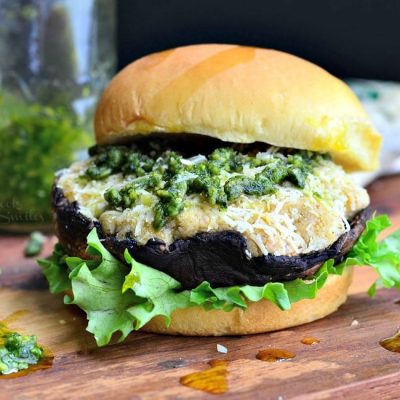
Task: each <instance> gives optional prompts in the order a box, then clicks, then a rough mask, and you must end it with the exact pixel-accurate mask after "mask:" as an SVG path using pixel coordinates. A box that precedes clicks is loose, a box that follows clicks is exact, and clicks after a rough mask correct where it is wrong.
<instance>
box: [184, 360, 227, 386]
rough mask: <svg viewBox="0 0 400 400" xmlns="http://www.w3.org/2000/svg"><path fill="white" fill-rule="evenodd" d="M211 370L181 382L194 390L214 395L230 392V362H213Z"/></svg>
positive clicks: (192, 374)
mask: <svg viewBox="0 0 400 400" xmlns="http://www.w3.org/2000/svg"><path fill="white" fill-rule="evenodd" d="M208 365H210V368H208V369H206V370H205V371H200V372H193V373H191V374H189V375H185V376H183V377H182V378H181V379H180V380H179V382H180V383H181V384H182V385H184V386H187V387H190V388H192V389H197V390H202V391H203V392H207V393H212V394H222V393H225V392H226V391H227V390H228V381H227V379H226V378H227V374H228V361H227V360H225V359H216V360H211V361H210V362H209V363H208Z"/></svg>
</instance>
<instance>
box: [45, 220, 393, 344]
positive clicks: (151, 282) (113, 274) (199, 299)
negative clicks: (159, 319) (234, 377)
mask: <svg viewBox="0 0 400 400" xmlns="http://www.w3.org/2000/svg"><path fill="white" fill-rule="evenodd" d="M388 226H390V222H389V219H388V217H387V216H384V215H381V216H378V217H375V218H373V219H372V220H370V221H368V222H367V226H366V229H365V230H364V232H363V233H362V235H361V236H360V238H359V239H358V241H357V243H356V244H355V246H354V247H353V249H352V250H351V251H350V253H349V254H348V256H347V257H346V259H345V260H344V261H343V262H342V263H341V264H339V265H335V266H334V262H333V260H328V261H327V262H325V263H324V264H323V266H322V267H321V268H320V269H319V271H318V272H317V273H316V274H315V275H314V276H312V277H310V278H308V279H304V280H302V279H295V280H293V281H290V282H269V283H267V284H265V285H264V286H250V285H245V286H232V287H227V288H212V287H211V286H210V284H209V283H208V282H202V283H201V284H200V285H199V286H198V287H196V288H195V289H192V290H183V289H182V287H181V284H180V283H179V282H178V281H177V280H175V279H174V278H172V277H170V276H169V275H167V274H165V273H163V272H161V271H158V270H156V269H154V268H151V267H148V266H146V265H144V264H141V263H138V262H137V261H135V259H134V258H133V257H132V255H131V254H129V252H128V251H127V250H126V251H125V254H124V257H125V261H126V263H121V262H120V261H119V260H117V259H116V258H115V257H114V256H112V254H111V253H110V252H109V251H108V250H107V249H105V248H104V246H103V245H102V244H101V242H100V240H99V238H98V236H97V232H96V230H95V229H93V230H92V231H91V232H90V234H89V235H88V239H87V240H88V248H87V253H88V254H89V255H91V256H92V259H91V260H84V259H80V258H77V257H68V256H67V255H66V254H65V253H64V252H63V251H62V248H61V247H60V246H59V245H56V248H55V250H54V253H53V254H52V255H51V256H50V257H49V258H47V259H45V260H39V264H40V266H41V267H42V269H43V273H44V275H45V276H46V278H47V280H48V281H49V286H50V291H51V292H52V293H61V292H65V291H69V292H72V296H69V295H66V296H65V298H64V301H65V303H66V304H75V305H77V306H78V307H80V308H81V309H82V310H84V311H85V312H86V315H87V319H88V327H87V330H88V331H89V332H91V333H93V334H94V336H95V339H96V342H97V344H98V345H99V346H103V345H106V344H107V343H109V341H110V340H111V337H112V336H113V334H114V333H116V332H119V333H120V340H121V341H122V340H124V339H125V338H126V336H127V335H128V334H129V333H130V332H132V331H133V330H138V329H140V328H141V327H142V326H144V325H145V324H146V323H147V322H149V321H150V320H151V319H152V318H154V317H155V316H163V317H164V318H165V323H166V324H169V323H170V319H171V314H172V312H173V311H174V310H176V309H179V308H186V307H193V306H200V307H203V308H204V309H205V310H224V311H226V312H229V311H231V310H232V309H233V308H234V307H239V308H241V309H243V310H245V309H246V308H247V301H260V300H261V299H266V300H269V301H271V302H273V303H274V304H276V305H277V306H278V307H279V308H281V309H282V310H288V309H290V307H291V305H292V304H293V303H295V302H297V301H300V300H302V299H313V298H315V297H316V295H317V292H318V290H319V289H320V288H322V287H323V285H324V284H325V282H326V280H327V278H328V276H329V275H330V274H337V275H340V274H342V272H343V270H344V269H345V268H346V267H348V266H352V265H369V266H371V267H373V268H374V269H375V270H376V272H377V273H378V275H379V279H378V281H377V282H376V283H375V284H374V285H373V286H372V287H371V288H370V290H369V293H370V294H371V295H373V294H374V293H375V290H376V287H377V285H378V286H383V287H387V288H391V287H396V288H397V289H399V290H400V231H397V232H395V233H393V234H392V235H390V236H388V237H387V238H386V239H385V240H383V241H381V242H378V240H377V238H378V235H379V233H380V232H381V231H382V230H384V229H385V228H387V227H388Z"/></svg>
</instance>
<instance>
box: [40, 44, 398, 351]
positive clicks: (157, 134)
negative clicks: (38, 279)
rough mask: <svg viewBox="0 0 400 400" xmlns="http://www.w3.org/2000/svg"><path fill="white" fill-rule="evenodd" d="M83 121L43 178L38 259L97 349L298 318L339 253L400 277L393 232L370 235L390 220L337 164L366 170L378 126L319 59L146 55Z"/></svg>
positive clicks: (336, 293) (318, 295) (319, 311)
mask: <svg viewBox="0 0 400 400" xmlns="http://www.w3.org/2000/svg"><path fill="white" fill-rule="evenodd" d="M95 133H96V142H97V144H96V146H94V147H92V148H90V149H89V157H88V158H87V159H86V160H84V161H79V162H75V163H74V164H72V165H71V166H70V167H69V168H67V169H64V170H61V171H59V172H58V173H57V174H56V178H55V183H54V186H53V205H52V207H53V214H54V221H55V230H56V235H57V237H58V239H59V243H58V244H57V245H56V247H55V250H54V253H53V254H52V255H51V256H50V257H48V258H47V259H45V260H39V263H40V265H41V266H42V268H43V272H44V274H45V275H46V277H47V279H48V281H49V286H50V290H51V291H52V292H54V293H57V292H64V293H67V294H66V296H65V302H66V303H68V304H76V305H77V306H79V307H80V308H82V309H83V310H84V311H85V312H86V314H87V318H88V330H89V331H90V332H92V333H93V334H94V335H95V338H96V340H97V343H98V344H99V345H104V344H107V343H108V342H109V341H110V339H111V337H112V335H113V334H114V333H116V332H119V333H120V339H121V340H122V339H124V338H125V337H126V336H127V335H128V334H129V333H130V332H131V331H132V330H138V329H142V330H145V331H149V332H158V333H168V334H182V335H241V334H250V333H257V332H268V331H272V330H277V329H283V328H287V327H291V326H295V325H299V324H303V323H306V322H310V321H313V320H316V319H319V318H322V317H324V316H326V315H328V314H330V313H332V312H333V311H335V310H336V309H337V308H338V307H339V306H340V305H341V304H342V303H343V302H344V301H345V300H346V293H347V289H348V287H349V285H350V282H351V276H352V266H353V265H365V264H368V265H371V266H372V267H373V268H375V269H376V271H377V272H378V275H379V277H380V279H379V281H378V283H379V284H382V285H384V286H386V287H393V286H395V287H400V271H399V264H400V257H399V256H398V253H397V250H396V249H398V247H400V246H399V244H398V243H399V240H398V236H399V235H397V234H396V233H395V234H394V235H392V236H390V237H389V238H388V239H386V240H385V241H383V242H377V240H376V239H377V235H378V233H379V232H380V231H381V230H383V229H384V228H386V227H387V226H389V221H388V218H387V217H386V216H375V215H374V214H373V211H372V210H371V208H370V207H369V197H368V194H367V192H366V190H365V189H363V188H362V187H360V186H358V185H357V184H356V183H355V182H354V181H353V179H352V177H351V174H349V173H350V172H353V171H368V170H373V169H376V168H377V165H378V153H379V148H380V144H381V137H380V135H379V134H378V133H377V132H376V130H375V129H374V128H373V126H372V125H371V123H370V121H369V119H368V116H367V115H366V113H365V112H364V110H363V109H362V107H361V105H360V103H359V101H358V100H357V98H356V97H355V95H354V94H353V93H352V91H351V90H350V89H349V88H348V87H347V86H346V85H345V84H344V83H343V82H342V81H340V80H338V79H336V78H335V77H333V76H332V75H330V74H329V73H327V72H326V71H324V70H323V69H321V68H319V67H317V66H315V65H313V64H311V63H309V62H307V61H304V60H302V59H300V58H297V57H295V56H292V55H289V54H286V53H283V52H279V51H275V50H267V49H259V48H251V47H242V46H235V45H217V44H212V45H194V46H186V47H181V48H177V49H173V50H168V51H164V52H160V53H156V54H152V55H149V56H147V57H144V58H141V59H139V60H137V61H135V62H133V63H132V64H130V65H129V66H127V67H126V68H125V69H123V70H122V71H121V72H120V73H119V74H118V75H117V76H116V77H115V78H114V79H113V80H112V81H111V83H110V85H109V86H108V88H107V89H106V90H105V92H104V94H103V96H102V97H101V99H100V102H99V104H98V107H97V111H96V116H95ZM396 235H397V236H396ZM374 290H375V286H373V287H372V288H371V290H370V293H371V294H373V292H374Z"/></svg>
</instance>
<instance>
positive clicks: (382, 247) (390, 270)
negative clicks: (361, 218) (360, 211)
mask: <svg viewBox="0 0 400 400" xmlns="http://www.w3.org/2000/svg"><path fill="white" fill-rule="evenodd" d="M390 226H391V223H390V220H389V217H388V216H387V215H379V216H377V217H375V218H373V219H371V220H370V221H368V222H367V224H366V228H365V230H364V232H363V233H362V235H361V236H360V238H359V239H358V241H357V243H356V244H355V245H354V247H353V248H352V249H351V251H350V252H349V254H348V255H347V258H346V260H345V261H344V262H343V263H344V264H345V265H346V266H349V265H361V266H362V265H368V266H370V267H372V268H374V269H375V271H376V272H377V274H378V275H379V279H378V280H377V281H376V282H375V283H374V284H373V285H372V286H371V287H370V289H369V290H368V293H369V295H371V296H374V295H375V292H376V288H377V287H386V288H392V287H395V288H396V289H398V290H400V230H397V231H396V232H394V233H392V234H391V235H389V236H388V237H386V239H384V240H382V241H380V242H378V235H379V234H380V233H381V232H382V231H384V230H385V229H386V228H388V227H390Z"/></svg>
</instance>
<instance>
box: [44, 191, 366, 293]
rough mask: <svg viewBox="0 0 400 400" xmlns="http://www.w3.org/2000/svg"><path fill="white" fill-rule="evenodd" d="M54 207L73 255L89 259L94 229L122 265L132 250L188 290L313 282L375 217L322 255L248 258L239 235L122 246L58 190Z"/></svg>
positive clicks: (359, 219) (358, 219) (357, 220)
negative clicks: (309, 279)
mask: <svg viewBox="0 0 400 400" xmlns="http://www.w3.org/2000/svg"><path fill="white" fill-rule="evenodd" d="M52 207H53V214H54V220H55V228H56V234H57V236H58V239H59V242H60V244H61V245H62V246H63V247H64V248H65V250H66V251H67V253H68V254H69V255H71V256H78V257H82V258H85V257H86V258H87V255H86V254H85V249H86V238H87V235H88V234H89V232H90V231H91V230H92V229H93V228H94V227H95V228H96V230H97V234H98V236H99V238H100V240H101V241H102V243H103V245H104V247H105V248H106V249H107V250H108V251H110V253H112V254H113V255H114V256H115V257H117V258H118V259H119V260H121V261H124V257H123V255H124V251H125V249H128V251H129V253H130V254H131V255H132V257H134V258H135V260H136V261H138V262H140V263H143V264H146V265H148V266H150V267H152V268H154V269H157V270H159V271H162V272H164V273H166V274H168V275H170V276H172V277H173V278H175V279H176V280H177V281H179V282H180V283H181V284H182V288H184V289H193V288H195V287H196V286H198V285H199V284H200V283H201V282H203V281H208V282H209V283H210V285H211V286H212V287H214V288H216V287H228V286H233V285H252V286H263V285H265V284H266V283H267V282H283V281H291V280H294V279H296V278H305V277H307V276H311V275H313V274H314V273H316V272H317V271H318V269H319V268H320V267H321V266H322V264H323V263H324V262H325V261H327V260H329V259H332V258H333V259H335V262H336V263H340V262H341V261H342V260H343V259H344V257H345V256H346V254H347V253H348V252H349V251H350V250H351V248H352V247H353V246H354V244H355V242H356V241H357V239H358V238H359V236H360V235H361V233H362V232H363V231H364V229H365V224H366V222H367V221H368V220H369V219H370V218H371V216H372V209H371V208H370V207H367V208H365V209H363V210H362V211H360V212H359V213H358V214H357V215H356V216H355V217H354V218H353V220H352V221H351V222H350V230H349V231H348V232H346V233H344V234H343V235H341V236H340V237H339V238H338V239H337V240H336V242H335V243H333V244H332V245H331V246H329V247H327V248H326V249H324V250H320V251H314V252H311V253H307V254H303V255H298V256H274V255H265V256H260V257H252V258H249V257H248V256H247V255H246V254H249V251H248V249H247V244H246V240H245V238H244V237H243V236H242V235H241V234H240V233H239V232H236V231H218V232H203V233H198V234H196V235H194V236H192V237H190V238H187V239H178V240H175V241H174V242H173V243H172V244H170V245H169V246H167V245H166V244H165V242H163V241H162V240H160V239H157V238H155V239H151V240H149V241H148V242H147V243H146V244H145V245H139V244H138V243H137V242H136V241H135V240H134V239H130V238H126V239H123V240H118V239H117V238H116V237H115V236H113V235H106V234H105V233H104V231H103V229H102V227H101V225H100V223H99V222H98V221H94V220H91V219H89V218H87V217H86V216H84V215H83V214H82V213H81V212H80V211H79V205H78V203H77V202H69V201H68V199H67V198H66V197H65V196H64V193H63V191H62V189H61V188H59V187H57V185H56V184H55V185H54V186H53V202H52Z"/></svg>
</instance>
